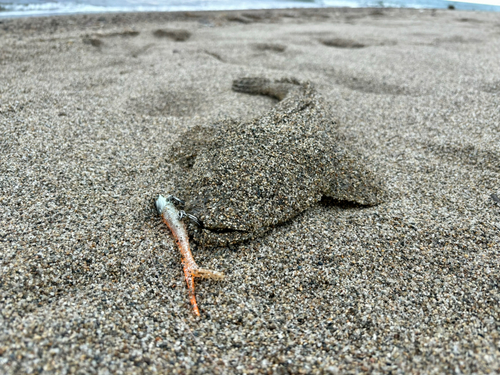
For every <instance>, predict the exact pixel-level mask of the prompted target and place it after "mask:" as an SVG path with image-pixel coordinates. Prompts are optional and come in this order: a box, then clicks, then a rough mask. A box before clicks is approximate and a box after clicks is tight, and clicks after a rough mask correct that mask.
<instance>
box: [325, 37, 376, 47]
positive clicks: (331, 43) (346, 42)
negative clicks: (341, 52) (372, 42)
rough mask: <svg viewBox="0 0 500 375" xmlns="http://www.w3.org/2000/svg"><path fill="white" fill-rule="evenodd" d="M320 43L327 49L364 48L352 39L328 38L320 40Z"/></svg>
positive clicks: (363, 45)
mask: <svg viewBox="0 0 500 375" xmlns="http://www.w3.org/2000/svg"><path fill="white" fill-rule="evenodd" d="M320 42H321V43H322V44H324V45H325V46H328V47H336V48H364V47H366V45H365V44H363V43H360V42H357V41H355V40H352V39H343V38H330V39H321V40H320Z"/></svg>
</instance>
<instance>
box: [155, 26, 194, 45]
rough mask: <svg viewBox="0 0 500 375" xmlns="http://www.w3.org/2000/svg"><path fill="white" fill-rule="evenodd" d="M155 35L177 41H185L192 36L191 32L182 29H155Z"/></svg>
mask: <svg viewBox="0 0 500 375" xmlns="http://www.w3.org/2000/svg"><path fill="white" fill-rule="evenodd" d="M153 35H154V36H155V37H157V38H168V39H172V40H175V41H176V42H185V41H186V40H188V39H189V38H190V37H191V35H192V34H191V32H190V31H187V30H180V29H158V30H155V31H153Z"/></svg>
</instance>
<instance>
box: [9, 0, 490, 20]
mask: <svg viewBox="0 0 500 375" xmlns="http://www.w3.org/2000/svg"><path fill="white" fill-rule="evenodd" d="M449 6H451V7H454V8H455V9H457V10H477V11H494V12H498V11H500V0H467V1H466V0H457V1H450V0H255V1H250V0H16V1H5V0H0V17H1V18H12V17H30V16H51V15H63V14H66V15H67V14H86V13H88V14H91V13H118V12H160V11H204V10H245V9H282V8H323V7H349V8H365V7H375V8H417V9H446V8H448V7H449Z"/></svg>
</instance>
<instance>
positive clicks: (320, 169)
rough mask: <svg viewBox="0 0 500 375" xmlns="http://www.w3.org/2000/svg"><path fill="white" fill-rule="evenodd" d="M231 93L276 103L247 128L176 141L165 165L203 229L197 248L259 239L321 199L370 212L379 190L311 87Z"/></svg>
mask: <svg viewBox="0 0 500 375" xmlns="http://www.w3.org/2000/svg"><path fill="white" fill-rule="evenodd" d="M232 88H233V90H234V91H237V92H242V93H247V94H254V95H268V96H271V97H274V98H276V99H278V100H280V101H279V103H278V104H277V105H276V106H275V107H274V108H273V109H271V111H270V112H268V113H267V114H265V115H263V116H262V117H259V118H255V119H254V120H252V121H250V122H237V121H234V120H226V121H222V122H220V123H217V124H214V125H213V126H205V127H200V126H198V127H194V128H192V129H191V130H189V131H187V132H186V133H185V134H183V135H181V136H180V138H179V141H178V142H177V144H176V145H174V147H173V148H172V149H171V152H170V155H169V159H170V161H175V162H177V163H178V164H179V165H180V167H181V168H182V170H183V173H182V176H178V177H177V178H178V181H177V183H176V185H177V186H176V193H177V194H178V195H179V196H180V197H182V198H183V199H185V200H186V211H188V212H190V213H191V214H193V215H195V216H196V217H198V218H199V219H200V220H201V222H202V226H201V227H198V226H194V225H190V226H189V230H190V232H192V237H193V239H194V240H195V241H196V242H197V243H198V244H200V245H201V246H208V247H210V246H227V245H231V244H234V243H238V242H241V241H245V240H249V239H252V238H255V237H258V236H261V235H263V234H265V233H266V232H268V231H269V230H270V229H272V228H273V227H276V226H278V225H280V224H283V223H285V222H287V221H289V220H290V219H292V218H293V217H295V216H296V215H298V214H299V213H301V212H303V211H304V210H307V209H309V208H311V207H313V206H314V205H315V204H316V203H317V202H319V201H320V200H321V199H322V197H331V198H333V199H335V200H339V201H349V202H354V203H357V204H360V205H366V206H372V205H377V204H379V203H381V202H383V201H384V199H385V192H384V189H383V187H382V184H381V183H380V182H379V181H378V179H377V178H376V177H375V176H374V174H373V173H372V172H371V171H370V170H368V169H367V168H366V167H365V165H364V164H363V162H362V158H360V157H357V156H356V155H355V154H354V153H352V152H351V151H349V150H347V149H346V148H344V147H343V141H342V136H340V135H339V134H338V132H337V130H336V124H335V122H334V121H333V120H332V118H333V116H332V112H331V109H330V108H329V106H328V104H327V103H326V102H325V100H324V99H323V98H322V97H321V96H320V95H319V94H318V92H317V91H316V90H315V88H314V87H313V85H312V84H310V83H303V84H301V83H299V82H298V81H296V80H294V79H281V80H276V81H271V80H269V79H266V78H259V77H258V78H241V79H238V80H235V81H234V82H233V86H232Z"/></svg>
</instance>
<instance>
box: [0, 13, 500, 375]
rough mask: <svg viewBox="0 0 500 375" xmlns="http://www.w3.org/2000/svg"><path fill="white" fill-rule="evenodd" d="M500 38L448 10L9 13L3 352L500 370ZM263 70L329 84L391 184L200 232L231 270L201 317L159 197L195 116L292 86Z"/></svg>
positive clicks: (2, 197)
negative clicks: (245, 84) (267, 86)
mask: <svg viewBox="0 0 500 375" xmlns="http://www.w3.org/2000/svg"><path fill="white" fill-rule="evenodd" d="M499 40H500V14H499V13H476V12H458V11H448V10H446V11H445V10H440V11H433V10H425V11H418V10H394V9H357V10H348V9H331V10H325V9H320V10H314V9H308V10H281V11H241V12H212V13H202V12H199V13H196V12H195V13H144V14H121V15H114V14H106V15H93V16H63V17H50V18H39V19H35V18H32V19H15V20H0V156H1V161H0V266H1V269H0V373H1V374H23V373H42V372H46V373H81V374H87V373H88V374H94V373H96V374H108V373H110V374H111V373H113V374H114V373H124V374H125V373H126V374H133V373H154V372H159V373H179V374H185V373H204V372H205V373H216V374H219V373H223V374H232V373H248V374H253V373H276V374H287V373H292V374H296V373H326V374H337V373H338V374H346V373H347V374H348V373H353V374H354V373H363V372H365V373H392V374H396V373H415V374H433V373H435V374H441V373H456V374H461V373H464V374H468V373H477V374H483V373H499V372H500V276H499V275H500V250H499V247H500V245H499V243H500V104H499V103H500V64H499V58H498V56H500V43H499ZM245 76H252V77H266V78H269V79H282V78H288V79H292V80H297V81H299V82H307V81H310V82H311V84H312V85H313V86H314V88H315V90H317V92H318V93H319V94H320V95H321V97H322V98H323V99H324V103H325V104H324V105H325V106H326V107H328V111H327V113H328V114H329V115H328V116H331V121H332V122H335V124H336V127H335V129H332V130H331V131H332V132H336V134H335V137H339V139H342V147H345V148H346V149H348V150H350V152H352V153H353V154H355V155H359V157H360V158H362V159H356V160H358V162H359V163H362V165H363V166H364V167H366V168H367V170H370V171H371V172H372V173H373V175H375V176H377V178H378V179H379V180H380V181H382V182H383V184H384V189H385V190H386V191H387V195H388V199H386V200H385V201H384V203H382V204H379V205H375V206H372V207H364V206H360V205H356V204H352V203H349V202H345V201H342V202H339V201H337V200H332V199H329V198H323V199H320V200H318V199H319V198H318V199H316V200H314V201H311V203H310V204H309V205H307V207H305V208H306V209H305V211H303V212H301V213H299V214H298V215H297V216H295V215H293V217H290V218H289V220H285V221H284V222H279V221H276V222H273V221H272V219H273V217H271V219H269V218H263V220H264V221H265V223H266V226H270V227H271V228H267V229H268V230H266V232H265V233H261V234H262V235H261V236H257V237H256V238H252V239H251V240H249V241H246V242H243V243H236V244H232V245H231V246H229V247H223V246H216V247H209V246H202V245H200V244H198V245H196V244H195V245H194V246H193V248H194V249H193V250H194V251H193V252H194V256H195V259H196V261H197V263H198V264H199V265H200V266H201V267H204V268H209V269H215V270H219V271H222V272H224V274H225V275H226V278H225V279H224V280H223V281H218V282H216V281H211V280H206V281H200V282H198V284H197V299H198V304H199V306H200V310H201V317H200V318H195V317H194V316H193V314H192V311H191V308H190V304H189V299H188V295H187V292H186V286H185V283H184V280H183V275H182V267H181V265H180V259H179V258H180V255H179V251H178V250H177V248H176V245H175V242H174V241H173V239H172V237H171V236H170V234H169V233H168V230H167V228H166V226H165V225H164V224H163V223H162V222H161V220H160V218H159V216H158V214H157V213H156V210H155V207H154V200H155V198H156V197H157V195H158V194H163V195H167V194H169V193H170V192H172V191H174V190H175V189H178V188H179V186H182V184H179V182H180V181H183V179H184V173H185V170H184V167H183V166H182V165H179V163H177V162H176V161H174V160H172V158H171V155H172V150H175V149H176V147H177V149H179V145H185V144H186V145H189V144H190V143H189V142H187V143H186V142H185V141H182V142H181V138H182V136H183V135H184V136H185V135H186V134H191V136H192V135H193V129H198V128H200V129H201V128H202V127H207V126H209V127H210V126H211V127H212V128H211V129H214V130H213V131H214V132H215V133H217V129H218V128H217V126H218V125H217V124H223V123H240V124H241V123H245V122H247V123H251V121H252V119H253V118H256V117H259V116H263V115H264V114H266V113H270V111H272V110H273V108H276V106H278V105H279V104H278V101H277V100H276V99H272V98H269V97H267V96H259V95H249V94H246V93H241V92H235V91H233V90H232V89H231V85H232V82H233V80H234V79H238V78H239V77H245ZM186 132H188V133H186ZM189 132H191V133H189ZM217 134H218V137H219V138H218V140H219V141H220V140H221V139H222V140H223V135H221V132H219V133H217ZM330 135H332V134H330ZM221 137H222V138H221ZM197 139H198V141H199V142H201V143H203V142H206V141H207V139H210V138H203V137H202V136H200V137H199V138H196V137H194V138H192V140H193V142H194V143H196V140H197ZM183 142H184V143H183ZM245 144H246V143H245ZM287 147H288V146H287ZM241 149H242V152H245V148H244V147H242V148H241ZM182 150H183V151H185V152H186V153H189V152H190V148H189V147H182ZM249 150H250V149H249ZM301 155H302V154H301ZM298 160H301V159H300V158H299V159H298ZM361 160H362V162H361ZM273 173H275V174H276V171H274V172H273ZM186 176H187V175H186ZM238 183H239V182H238ZM242 184H243V185H242V186H243V187H244V188H247V187H248V186H247V185H245V184H244V182H242ZM321 191H322V192H323V193H324V191H323V190H321ZM181 193H182V191H179V192H178V194H179V195H180V194H181ZM212 194H216V193H214V192H213V191H212ZM306 196H308V195H307V194H306ZM180 198H182V197H180ZM270 209H272V207H271V208H270ZM271 215H272V214H271ZM252 220H255V217H253V219H252ZM266 220H267V221H266ZM276 223H277V224H278V225H275V224H276ZM252 225H255V223H254V222H252ZM252 228H253V227H252Z"/></svg>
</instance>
